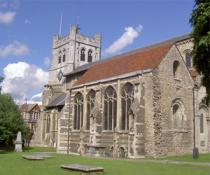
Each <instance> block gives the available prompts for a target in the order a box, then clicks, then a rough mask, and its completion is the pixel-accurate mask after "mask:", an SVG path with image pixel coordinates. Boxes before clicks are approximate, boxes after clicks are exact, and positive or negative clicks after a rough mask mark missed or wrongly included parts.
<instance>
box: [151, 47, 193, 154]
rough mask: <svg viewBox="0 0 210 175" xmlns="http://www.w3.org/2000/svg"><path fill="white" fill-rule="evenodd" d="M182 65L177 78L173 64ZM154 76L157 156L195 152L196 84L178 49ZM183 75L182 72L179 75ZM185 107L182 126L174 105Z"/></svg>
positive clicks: (173, 50)
mask: <svg viewBox="0 0 210 175" xmlns="http://www.w3.org/2000/svg"><path fill="white" fill-rule="evenodd" d="M174 61H178V62H179V67H178V68H177V71H180V72H181V74H178V76H176V75H174V70H173V69H174V68H173V63H174ZM153 73H154V84H155V86H154V108H155V109H154V110H155V115H154V122H155V148H156V155H157V156H164V155H177V154H186V153H190V152H192V146H193V117H194V114H193V81H192V79H191V76H190V74H189V72H188V70H187V67H186V66H185V63H184V61H183V59H182V57H181V55H180V53H179V51H178V50H177V48H176V47H175V46H173V47H172V48H171V49H170V51H169V52H168V53H167V55H166V57H165V58H164V59H163V60H162V62H161V64H160V65H159V67H158V68H157V69H155V70H154V71H153ZM177 73H179V72H177ZM174 103H180V104H181V105H182V106H180V108H181V107H182V109H180V111H182V113H181V114H180V115H179V117H181V120H182V121H181V123H179V125H178V126H175V122H176V121H177V120H179V119H178V117H177V116H175V114H174V111H173V104H174Z"/></svg>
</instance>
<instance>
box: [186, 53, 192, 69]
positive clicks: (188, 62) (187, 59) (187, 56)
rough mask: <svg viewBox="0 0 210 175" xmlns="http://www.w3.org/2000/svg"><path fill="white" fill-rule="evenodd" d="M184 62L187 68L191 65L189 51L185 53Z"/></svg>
mask: <svg viewBox="0 0 210 175" xmlns="http://www.w3.org/2000/svg"><path fill="white" fill-rule="evenodd" d="M185 64H186V66H187V67H188V68H190V67H191V66H192V58H191V55H190V52H186V53H185Z"/></svg>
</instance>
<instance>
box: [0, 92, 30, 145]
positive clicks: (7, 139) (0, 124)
mask: <svg viewBox="0 0 210 175" xmlns="http://www.w3.org/2000/svg"><path fill="white" fill-rule="evenodd" d="M18 131H21V132H22V136H23V138H24V137H25V135H26V132H27V127H26V125H25V123H24V121H23V118H22V116H21V113H20V111H19V109H18V106H17V105H16V104H15V103H14V101H13V99H12V97H11V96H10V95H8V94H2V95H1V94H0V140H1V145H4V146H12V145H13V141H14V140H15V139H16V135H17V132H18Z"/></svg>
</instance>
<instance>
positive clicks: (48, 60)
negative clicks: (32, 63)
mask: <svg viewBox="0 0 210 175" xmlns="http://www.w3.org/2000/svg"><path fill="white" fill-rule="evenodd" d="M44 65H45V66H46V67H49V66H50V58H49V57H45V58H44Z"/></svg>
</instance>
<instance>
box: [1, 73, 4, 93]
mask: <svg viewBox="0 0 210 175" xmlns="http://www.w3.org/2000/svg"><path fill="white" fill-rule="evenodd" d="M3 80H4V78H3V77H1V76H0V94H1V82H2V81H3Z"/></svg>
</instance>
